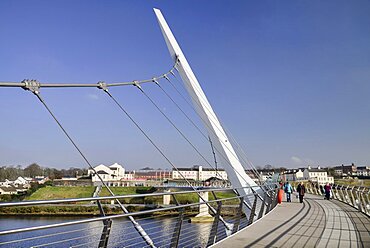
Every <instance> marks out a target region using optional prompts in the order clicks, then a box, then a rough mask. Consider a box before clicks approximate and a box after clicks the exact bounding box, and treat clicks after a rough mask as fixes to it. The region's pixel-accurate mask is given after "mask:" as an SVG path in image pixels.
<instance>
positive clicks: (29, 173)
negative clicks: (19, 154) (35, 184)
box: [24, 163, 43, 178]
mask: <svg viewBox="0 0 370 248" xmlns="http://www.w3.org/2000/svg"><path fill="white" fill-rule="evenodd" d="M24 175H25V176H26V177H32V178H33V177H36V176H42V175H43V169H42V168H41V167H40V165H38V164H36V163H33V164H30V165H29V166H27V167H26V168H25V169H24Z"/></svg>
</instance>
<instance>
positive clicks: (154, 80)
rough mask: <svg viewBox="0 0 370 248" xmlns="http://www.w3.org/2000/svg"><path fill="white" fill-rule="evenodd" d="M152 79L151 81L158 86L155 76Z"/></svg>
mask: <svg viewBox="0 0 370 248" xmlns="http://www.w3.org/2000/svg"><path fill="white" fill-rule="evenodd" d="M152 80H153V83H155V84H156V85H158V86H159V82H158V80H157V78H152Z"/></svg>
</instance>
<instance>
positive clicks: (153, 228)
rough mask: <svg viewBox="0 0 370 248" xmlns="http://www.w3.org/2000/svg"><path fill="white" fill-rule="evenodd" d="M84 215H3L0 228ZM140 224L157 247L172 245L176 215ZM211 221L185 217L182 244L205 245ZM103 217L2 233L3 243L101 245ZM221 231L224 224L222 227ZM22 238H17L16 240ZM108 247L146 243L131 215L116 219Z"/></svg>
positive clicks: (34, 245)
mask: <svg viewBox="0 0 370 248" xmlns="http://www.w3.org/2000/svg"><path fill="white" fill-rule="evenodd" d="M83 218H84V217H35V216H32V217H29V216H25V217H21V216H19V217H18V216H16V217H12V216H5V217H4V216H1V217H0V231H4V230H10V229H15V228H24V227H32V226H41V225H48V224H55V223H62V222H67V221H74V220H79V219H83ZM138 222H139V223H140V225H141V226H142V227H143V228H144V230H145V231H146V232H147V233H148V235H149V236H150V237H151V239H152V240H153V241H154V243H155V244H156V246H157V247H169V245H170V243H171V238H172V236H173V230H174V229H175V226H176V223H178V218H177V217H161V218H158V217H156V218H152V217H148V218H141V219H140V220H138ZM211 227H212V223H202V224H199V223H188V221H187V219H185V220H184V221H183V225H182V229H181V236H180V241H179V247H202V246H205V245H206V244H207V241H208V237H209V233H210V230H211ZM102 230H103V223H102V221H99V222H91V223H86V224H79V225H72V226H66V227H59V228H50V229H45V230H38V231H32V232H23V233H17V234H11V235H0V247H12V248H13V247H98V244H99V240H100V237H101V233H102ZM220 230H221V233H222V232H223V231H222V228H221V229H220ZM17 240H18V241H19V240H21V242H14V241H17ZM108 247H147V244H146V243H145V242H144V241H143V239H142V238H141V236H140V235H139V234H138V232H137V231H136V230H135V228H134V227H133V225H132V223H131V222H130V221H129V220H128V219H114V221H113V224H112V229H111V232H110V236H109V243H108Z"/></svg>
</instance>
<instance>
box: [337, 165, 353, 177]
mask: <svg viewBox="0 0 370 248" xmlns="http://www.w3.org/2000/svg"><path fill="white" fill-rule="evenodd" d="M334 173H335V174H336V175H338V176H344V177H346V176H356V175H357V167H356V165H355V164H354V163H352V164H351V165H344V164H342V165H340V166H335V167H334Z"/></svg>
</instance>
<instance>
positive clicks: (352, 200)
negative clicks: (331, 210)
mask: <svg viewBox="0 0 370 248" xmlns="http://www.w3.org/2000/svg"><path fill="white" fill-rule="evenodd" d="M354 189H355V187H352V188H351V189H350V193H351V197H352V199H351V202H352V206H356V205H357V201H356V199H355V197H354V196H353V190H354ZM357 199H358V198H357Z"/></svg>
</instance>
